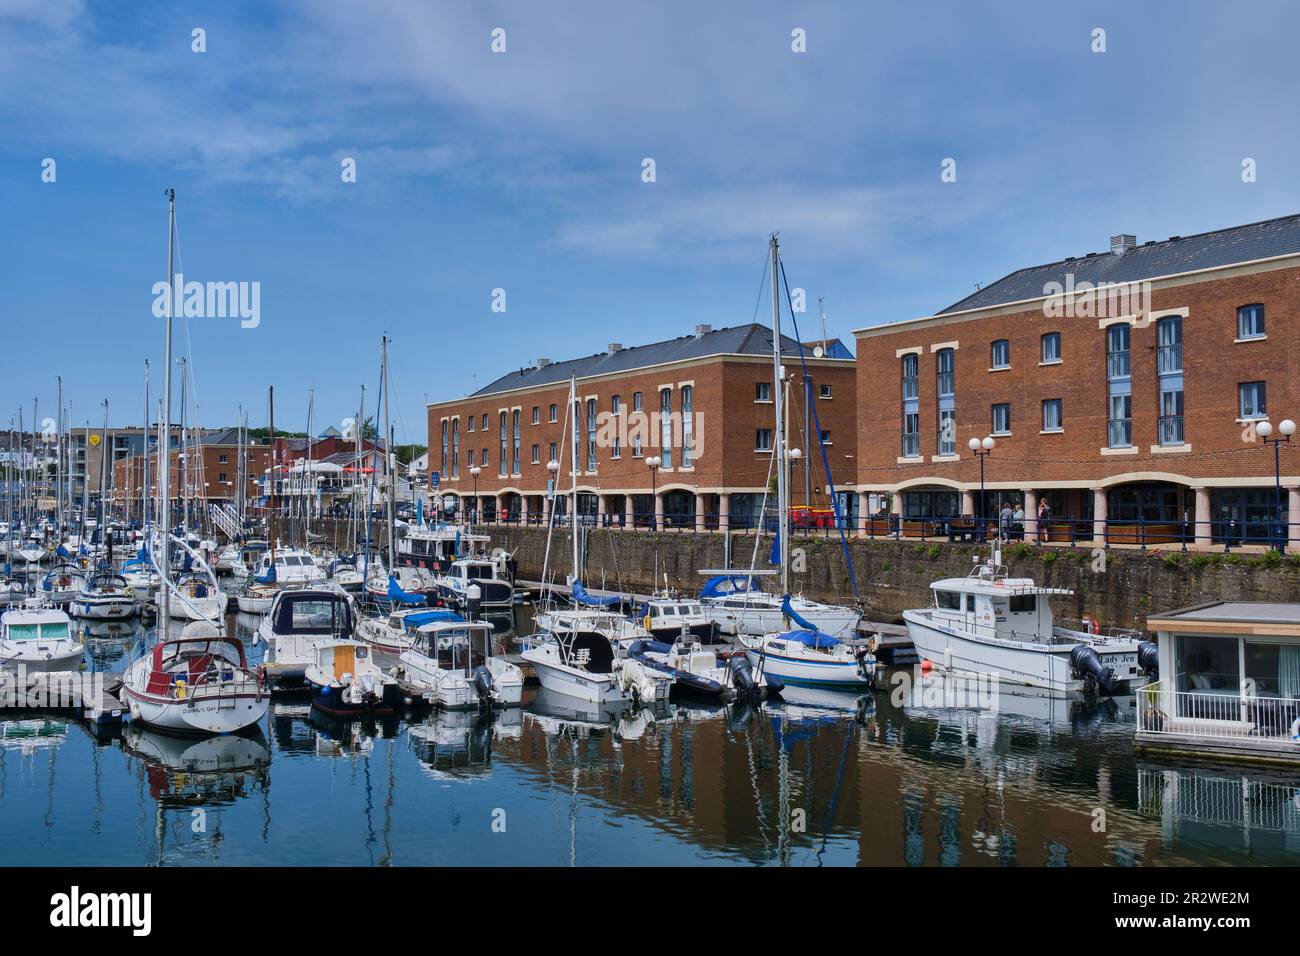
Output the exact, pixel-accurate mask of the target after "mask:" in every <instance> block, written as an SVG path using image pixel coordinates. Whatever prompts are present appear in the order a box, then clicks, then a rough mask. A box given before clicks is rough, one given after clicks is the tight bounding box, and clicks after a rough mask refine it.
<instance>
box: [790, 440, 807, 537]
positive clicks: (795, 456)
mask: <svg viewBox="0 0 1300 956" xmlns="http://www.w3.org/2000/svg"><path fill="white" fill-rule="evenodd" d="M789 454H790V474H789V475H788V476H787V477H786V484H785V486H786V487H787V488H793V487H794V472H795V469H796V468H798V467H799V465H798V462H799V459H800V458H802V457H803V452H802V451H800V450H799V449H798V448H791V449H790V453H789ZM790 497H791V499H793V498H794V494H793V492H792V493H791V495H790ZM803 506H804V518H805V520H806V519H807V518H808V517H809V516H810V512H811V511H812V502H811V501H809V500H808V496H807V495H804V502H803Z"/></svg>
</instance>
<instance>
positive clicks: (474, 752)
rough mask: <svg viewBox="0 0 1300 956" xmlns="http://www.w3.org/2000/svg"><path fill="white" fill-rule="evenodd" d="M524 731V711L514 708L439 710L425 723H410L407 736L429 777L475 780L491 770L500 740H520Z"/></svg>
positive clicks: (411, 747) (421, 767) (412, 749)
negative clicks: (493, 756)
mask: <svg viewBox="0 0 1300 956" xmlns="http://www.w3.org/2000/svg"><path fill="white" fill-rule="evenodd" d="M522 731H523V711H522V710H521V709H519V708H518V707H511V708H508V709H505V710H500V711H495V712H486V713H478V712H477V711H466V710H443V711H435V712H434V713H433V714H432V715H431V716H430V717H428V718H427V719H426V720H424V721H423V722H422V723H418V724H416V723H413V724H408V725H407V727H406V736H407V743H408V745H409V747H410V749H411V751H412V752H413V753H414V754H415V755H416V757H417V758H419V760H420V765H421V766H420V769H422V770H423V771H424V772H425V773H426V774H427V775H428V776H430V777H432V778H434V779H443V778H448V779H455V780H459V781H471V780H474V779H476V778H478V777H481V776H485V775H486V774H488V773H489V772H490V771H491V764H492V750H493V748H494V746H495V745H496V743H497V742H498V741H501V740H512V741H517V740H519V737H520V734H521V733H522Z"/></svg>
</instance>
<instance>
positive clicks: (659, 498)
mask: <svg viewBox="0 0 1300 956" xmlns="http://www.w3.org/2000/svg"><path fill="white" fill-rule="evenodd" d="M655 530H656V531H662V530H664V495H663V492H659V493H657V494H656V495H655Z"/></svg>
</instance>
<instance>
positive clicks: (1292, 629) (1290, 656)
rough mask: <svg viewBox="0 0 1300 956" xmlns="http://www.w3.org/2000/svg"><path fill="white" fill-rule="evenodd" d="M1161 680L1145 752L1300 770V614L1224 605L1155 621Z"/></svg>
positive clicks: (1274, 606)
mask: <svg viewBox="0 0 1300 956" xmlns="http://www.w3.org/2000/svg"><path fill="white" fill-rule="evenodd" d="M1147 628H1148V632H1149V633H1151V634H1153V635H1154V636H1155V637H1156V640H1157V642H1158V647H1159V650H1158V652H1157V657H1158V660H1159V678H1158V679H1157V680H1155V681H1152V682H1151V683H1149V684H1147V685H1146V686H1145V687H1143V688H1142V689H1141V690H1139V691H1138V695H1137V699H1138V727H1137V740H1136V744H1137V747H1138V749H1145V750H1152V751H1157V752H1177V753H1179V754H1182V755H1188V756H1218V757H1224V756H1226V757H1239V758H1246V759H1254V760H1265V761H1269V762H1285V763H1290V764H1294V763H1300V738H1298V737H1297V735H1298V734H1300V604H1285V603H1273V602H1254V601H1217V602H1214V603H1212V604H1203V605H1198V606H1195V607H1189V608H1183V609H1181V610H1176V611H1170V612H1168V613H1166V614H1160V615H1156V616H1154V617H1152V618H1150V619H1148V621H1147Z"/></svg>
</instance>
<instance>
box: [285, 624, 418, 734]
mask: <svg viewBox="0 0 1300 956" xmlns="http://www.w3.org/2000/svg"><path fill="white" fill-rule="evenodd" d="M303 678H304V680H305V682H306V684H307V686H308V687H309V688H310V689H311V702H312V704H313V705H315V706H316V707H318V708H319V709H321V710H323V711H324V712H325V713H327V714H331V715H333V716H336V717H348V716H357V715H367V714H391V713H392V712H393V711H394V710H395V709H397V707H398V705H400V704H401V703H402V699H403V697H404V692H403V691H402V689H401V686H400V685H399V684H398V682H397V678H395V677H393V676H392V675H390V674H386V673H384V671H383V670H382V669H381V668H380V667H379V665H378V664H376V663H375V659H374V655H373V654H372V653H371V648H370V646H369V645H368V644H363V643H361V642H360V641H352V640H341V641H340V640H328V641H324V642H322V643H320V644H316V645H315V646H313V647H312V649H311V652H310V655H309V659H308V662H307V666H306V668H305V673H304V675H303Z"/></svg>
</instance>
